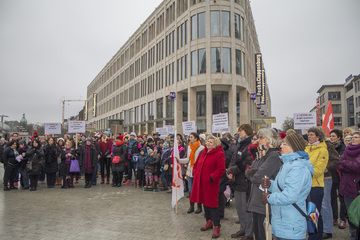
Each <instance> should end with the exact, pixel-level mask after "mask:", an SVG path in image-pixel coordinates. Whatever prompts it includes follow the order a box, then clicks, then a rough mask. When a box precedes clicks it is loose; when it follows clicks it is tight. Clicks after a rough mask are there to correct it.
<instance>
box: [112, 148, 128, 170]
mask: <svg viewBox="0 0 360 240" xmlns="http://www.w3.org/2000/svg"><path fill="white" fill-rule="evenodd" d="M127 149H128V148H127V147H126V144H125V143H124V141H122V142H121V145H120V146H116V145H115V146H114V149H113V155H112V158H111V161H112V159H113V157H114V156H118V157H120V162H119V163H113V162H111V169H112V171H113V172H123V171H124V170H125V162H126V160H127V153H128V151H127Z"/></svg>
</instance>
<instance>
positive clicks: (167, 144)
mask: <svg viewBox="0 0 360 240" xmlns="http://www.w3.org/2000/svg"><path fill="white" fill-rule="evenodd" d="M163 148H164V149H168V148H169V143H168V142H167V141H166V142H164V144H163Z"/></svg>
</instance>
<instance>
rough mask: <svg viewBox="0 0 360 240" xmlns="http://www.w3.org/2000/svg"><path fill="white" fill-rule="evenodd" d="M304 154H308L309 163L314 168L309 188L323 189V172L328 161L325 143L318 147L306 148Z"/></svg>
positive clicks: (310, 146) (309, 146)
mask: <svg viewBox="0 0 360 240" xmlns="http://www.w3.org/2000/svg"><path fill="white" fill-rule="evenodd" d="M305 152H307V153H308V154H309V157H310V162H311V163H312V165H313V168H314V172H315V173H314V175H313V176H312V184H311V187H324V172H325V169H326V166H327V164H328V161H329V152H328V150H327V146H326V143H325V142H321V143H320V144H319V145H308V146H306V149H305Z"/></svg>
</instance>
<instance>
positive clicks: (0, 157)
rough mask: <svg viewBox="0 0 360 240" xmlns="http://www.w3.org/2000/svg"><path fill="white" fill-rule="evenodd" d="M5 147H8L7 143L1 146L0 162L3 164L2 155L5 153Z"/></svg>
mask: <svg viewBox="0 0 360 240" xmlns="http://www.w3.org/2000/svg"><path fill="white" fill-rule="evenodd" d="M5 146H6V143H4V144H0V162H3V160H2V155H3V153H4V150H5Z"/></svg>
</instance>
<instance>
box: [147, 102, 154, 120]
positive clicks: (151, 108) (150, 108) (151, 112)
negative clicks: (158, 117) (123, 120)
mask: <svg viewBox="0 0 360 240" xmlns="http://www.w3.org/2000/svg"><path fill="white" fill-rule="evenodd" d="M148 115H149V120H154V101H151V102H149V103H148Z"/></svg>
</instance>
